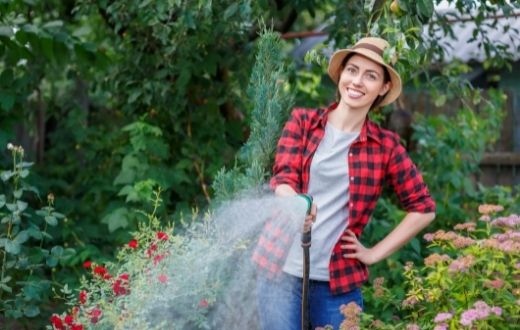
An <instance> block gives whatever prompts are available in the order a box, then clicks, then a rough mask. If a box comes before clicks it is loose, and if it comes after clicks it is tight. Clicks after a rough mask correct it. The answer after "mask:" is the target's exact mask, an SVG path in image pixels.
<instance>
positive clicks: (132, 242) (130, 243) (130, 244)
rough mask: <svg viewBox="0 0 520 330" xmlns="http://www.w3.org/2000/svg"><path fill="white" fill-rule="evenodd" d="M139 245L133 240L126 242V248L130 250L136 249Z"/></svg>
mask: <svg viewBox="0 0 520 330" xmlns="http://www.w3.org/2000/svg"><path fill="white" fill-rule="evenodd" d="M138 246H139V244H138V243H137V240H135V239H133V240H131V241H130V242H128V247H129V248H131V249H137V247H138Z"/></svg>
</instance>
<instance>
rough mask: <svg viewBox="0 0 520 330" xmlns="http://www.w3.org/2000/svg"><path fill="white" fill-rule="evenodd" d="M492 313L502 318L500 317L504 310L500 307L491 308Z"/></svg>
mask: <svg viewBox="0 0 520 330" xmlns="http://www.w3.org/2000/svg"><path fill="white" fill-rule="evenodd" d="M491 311H492V312H493V314H495V315H496V316H500V315H502V308H500V307H491Z"/></svg>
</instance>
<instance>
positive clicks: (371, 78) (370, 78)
mask: <svg viewBox="0 0 520 330" xmlns="http://www.w3.org/2000/svg"><path fill="white" fill-rule="evenodd" d="M368 79H369V80H371V81H374V80H377V77H376V75H375V74H368Z"/></svg>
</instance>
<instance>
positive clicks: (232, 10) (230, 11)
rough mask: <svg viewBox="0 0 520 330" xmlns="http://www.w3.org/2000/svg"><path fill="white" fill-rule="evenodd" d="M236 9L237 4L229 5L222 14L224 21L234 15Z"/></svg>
mask: <svg viewBox="0 0 520 330" xmlns="http://www.w3.org/2000/svg"><path fill="white" fill-rule="evenodd" d="M237 9H238V3H236V2H235V3H233V4H231V6H229V7H227V8H226V11H225V12H224V19H225V20H227V19H229V18H230V17H231V16H233V15H235V13H236V12H237Z"/></svg>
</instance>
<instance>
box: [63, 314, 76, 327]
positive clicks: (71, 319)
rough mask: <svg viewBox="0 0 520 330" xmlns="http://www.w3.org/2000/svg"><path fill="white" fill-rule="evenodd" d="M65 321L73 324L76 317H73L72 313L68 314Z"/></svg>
mask: <svg viewBox="0 0 520 330" xmlns="http://www.w3.org/2000/svg"><path fill="white" fill-rule="evenodd" d="M63 321H65V324H68V325H71V324H72V323H73V322H74V318H73V317H72V315H68V314H67V315H66V316H65V318H64V319H63Z"/></svg>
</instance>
